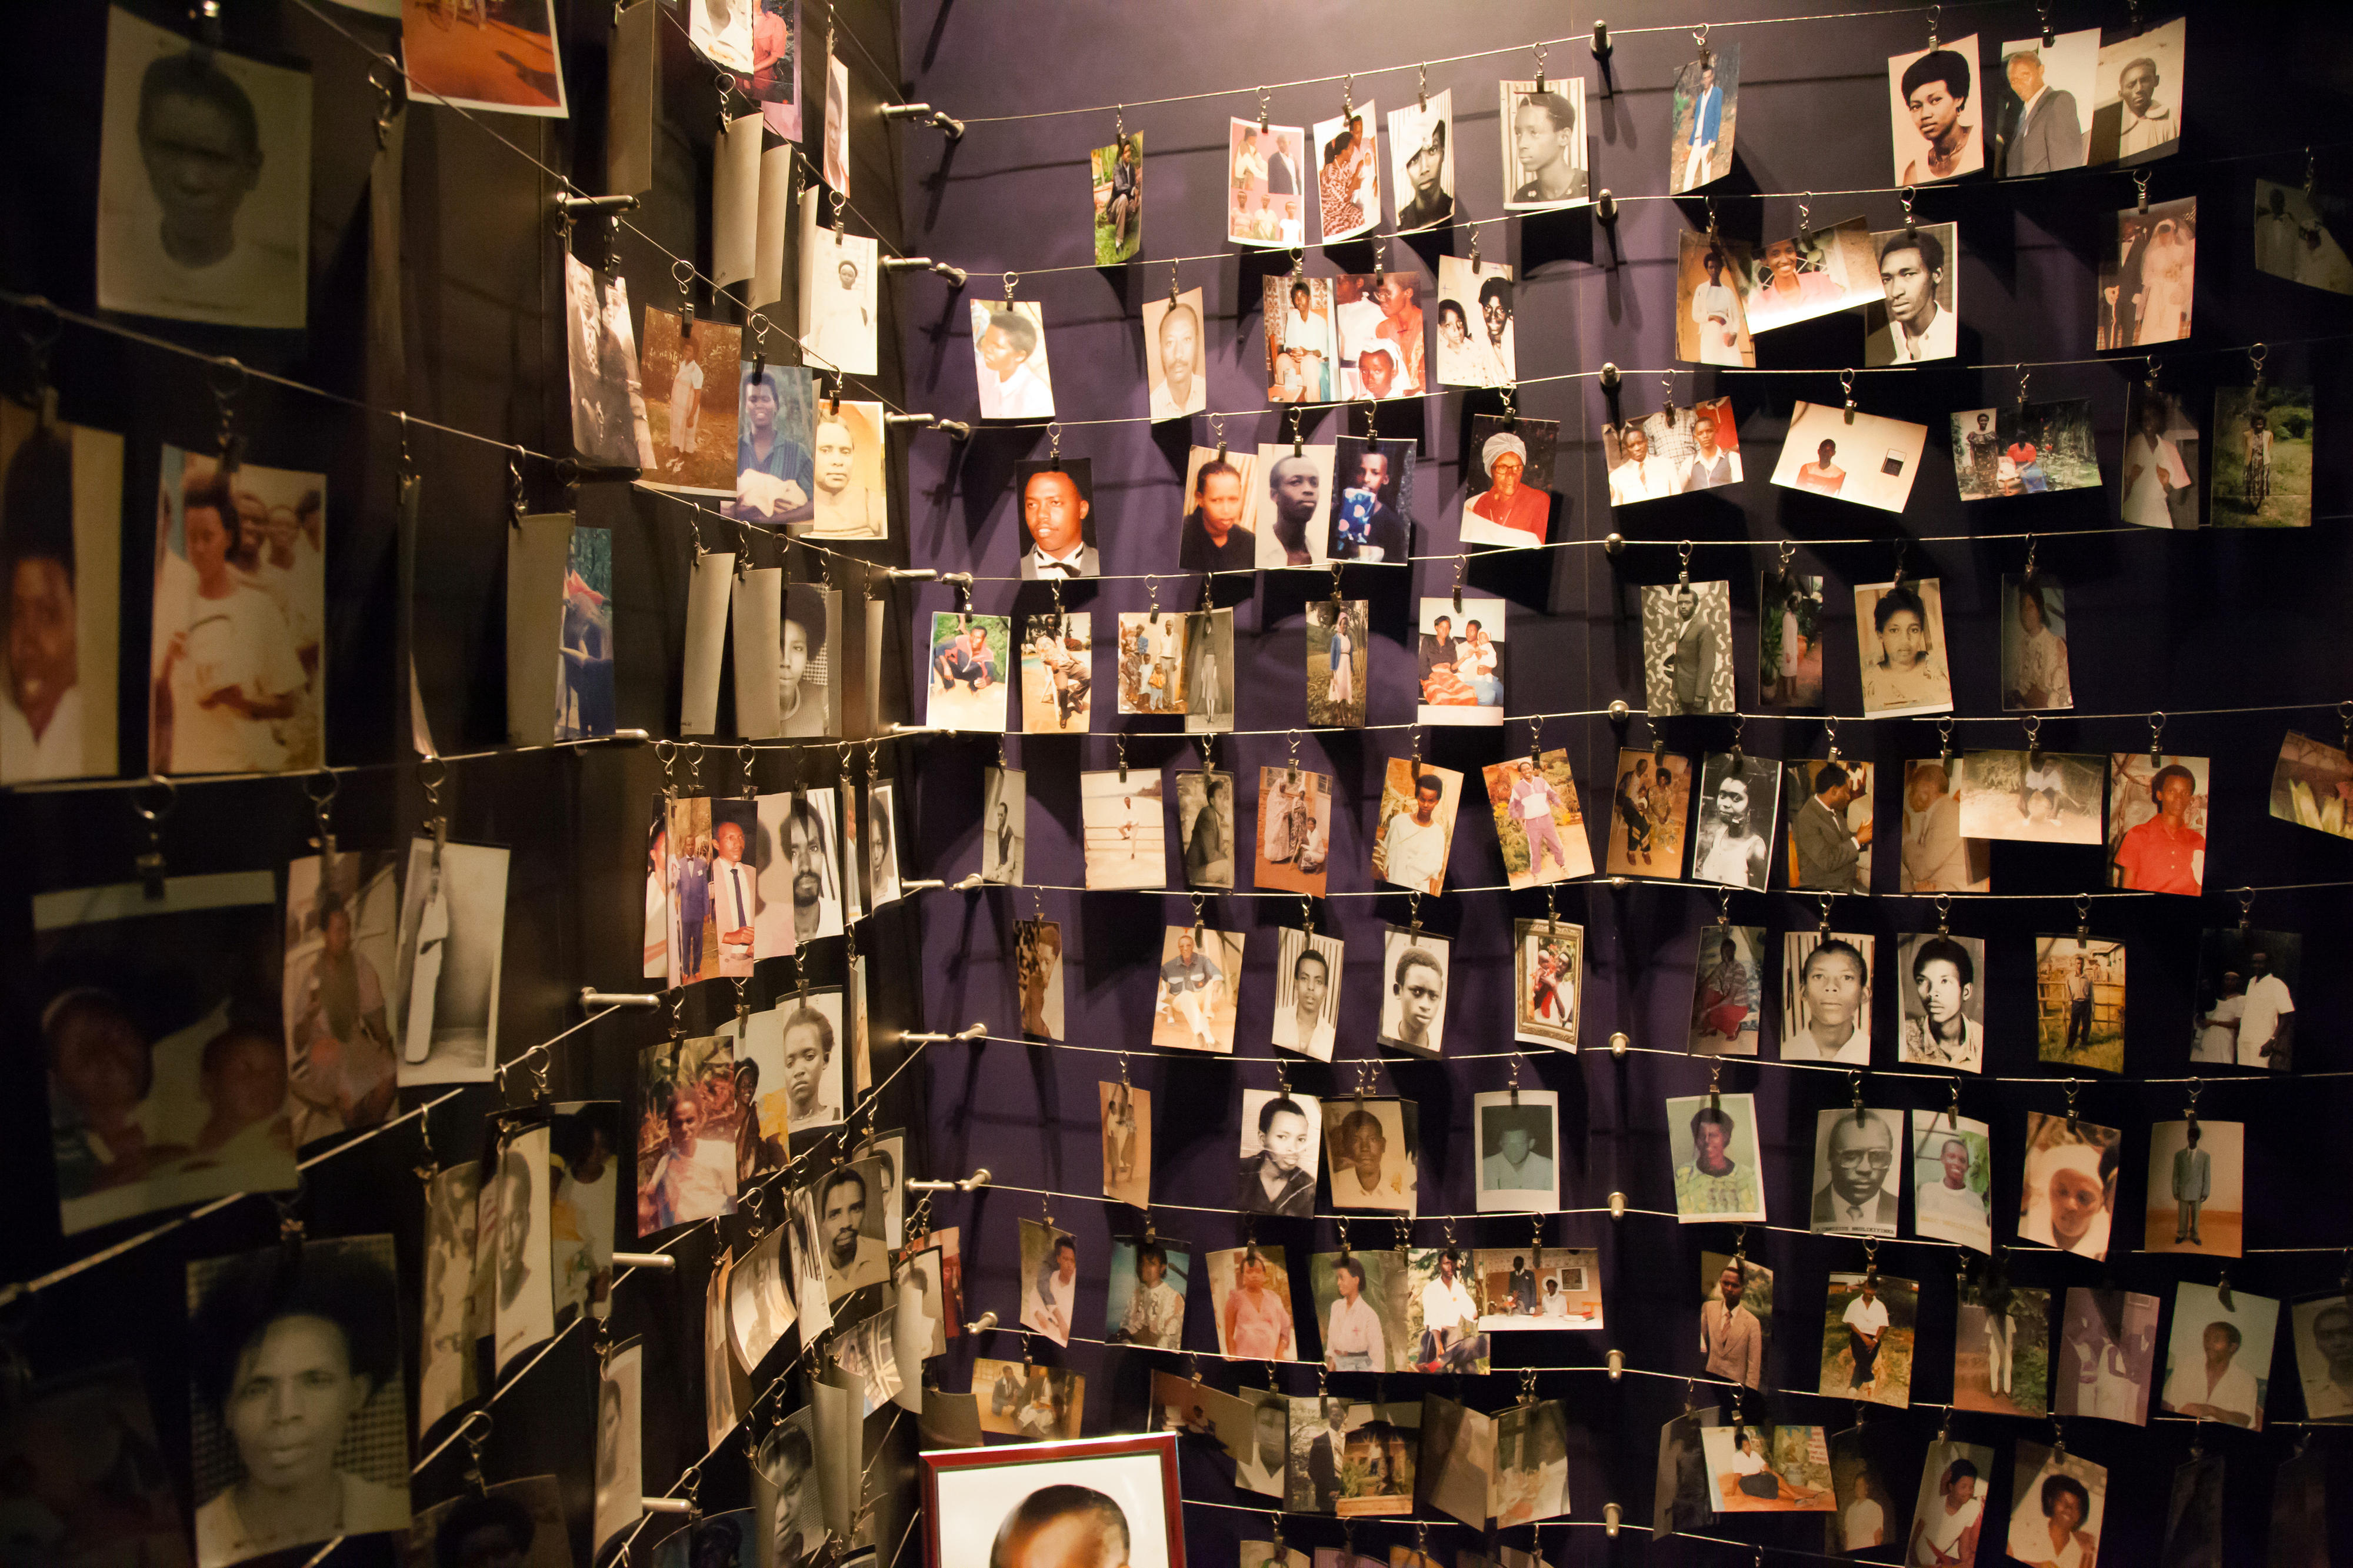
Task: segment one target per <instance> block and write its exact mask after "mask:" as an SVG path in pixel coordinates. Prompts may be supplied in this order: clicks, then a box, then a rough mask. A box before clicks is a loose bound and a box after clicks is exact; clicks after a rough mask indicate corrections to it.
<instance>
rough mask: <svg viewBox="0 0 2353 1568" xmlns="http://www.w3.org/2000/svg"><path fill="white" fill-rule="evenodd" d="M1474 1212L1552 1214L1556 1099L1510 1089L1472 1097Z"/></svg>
mask: <svg viewBox="0 0 2353 1568" xmlns="http://www.w3.org/2000/svg"><path fill="white" fill-rule="evenodd" d="M1471 1106H1472V1110H1471V1114H1472V1121H1473V1125H1474V1126H1475V1127H1476V1129H1477V1132H1478V1140H1477V1143H1476V1145H1475V1149H1476V1157H1477V1159H1478V1161H1479V1212H1480V1213H1482V1214H1486V1213H1489V1212H1494V1213H1499V1214H1521V1213H1527V1212H1533V1213H1536V1214H1552V1213H1554V1212H1556V1210H1558V1209H1559V1207H1560V1167H1559V1164H1558V1163H1557V1162H1558V1160H1559V1156H1560V1096H1559V1095H1557V1094H1556V1093H1555V1092H1554V1091H1553V1090H1551V1089H1504V1090H1498V1091H1495V1092H1493V1093H1481V1094H1477V1095H1474V1096H1472V1101H1471Z"/></svg>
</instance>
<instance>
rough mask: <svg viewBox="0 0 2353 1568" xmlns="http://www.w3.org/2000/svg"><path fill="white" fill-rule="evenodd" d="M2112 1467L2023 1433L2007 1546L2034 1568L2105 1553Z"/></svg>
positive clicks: (2057, 1567)
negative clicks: (2103, 1533) (2028, 1438)
mask: <svg viewBox="0 0 2353 1568" xmlns="http://www.w3.org/2000/svg"><path fill="white" fill-rule="evenodd" d="M2107 1494H2108V1469H2107V1467H2106V1466H2105V1465H2095V1464H2094V1463H2093V1462H2092V1461H2091V1460H2089V1459H2086V1458H2081V1457H2079V1456H2077V1455H2074V1454H2071V1453H2068V1452H2066V1451H2065V1449H2064V1447H2058V1448H2047V1447H2043V1446H2042V1444H2040V1443H2030V1442H2028V1441H2026V1440H2025V1439H2024V1438H2021V1439H2020V1440H2019V1442H2018V1444H2017V1447H2016V1448H2015V1450H2014V1464H2013V1468H2012V1471H2011V1476H2010V1538H2009V1540H2008V1541H2006V1542H2004V1543H2003V1549H2004V1550H2005V1551H2007V1552H2009V1553H2010V1556H2011V1557H2012V1558H2014V1559H2016V1560H2017V1561H2018V1562H2021V1563H2028V1564H2031V1565H2034V1568H2043V1565H2046V1564H2047V1565H2048V1568H2067V1565H2068V1564H2071V1563H2092V1562H2095V1561H2096V1560H2097V1559H2098V1557H2099V1552H2100V1531H2101V1529H2102V1528H2103V1527H2104V1526H2105V1523H2106V1522H2107Z"/></svg>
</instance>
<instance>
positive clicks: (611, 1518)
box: [590, 1341, 646, 1552]
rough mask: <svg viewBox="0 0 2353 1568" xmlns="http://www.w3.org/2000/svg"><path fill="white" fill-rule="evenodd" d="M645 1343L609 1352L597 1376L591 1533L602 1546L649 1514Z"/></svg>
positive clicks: (600, 1547)
mask: <svg viewBox="0 0 2353 1568" xmlns="http://www.w3.org/2000/svg"><path fill="white" fill-rule="evenodd" d="M645 1357H646V1352H645V1346H643V1345H642V1344H639V1343H638V1342H635V1341H632V1342H630V1343H628V1345H626V1346H623V1347H621V1348H618V1349H617V1350H615V1351H614V1352H612V1353H611V1354H610V1355H608V1356H607V1357H606V1358H605V1361H604V1365H603V1367H602V1369H601V1371H600V1372H599V1373H598V1376H597V1379H596V1511H595V1513H594V1515H593V1516H592V1517H593V1518H594V1520H595V1524H594V1526H593V1528H592V1530H591V1532H590V1539H591V1540H593V1541H594V1542H596V1549H597V1550H598V1551H599V1552H601V1551H603V1550H604V1549H605V1547H606V1546H607V1544H608V1543H609V1542H611V1541H612V1539H613V1538H614V1537H615V1536H617V1535H618V1534H620V1533H621V1532H622V1531H625V1530H627V1529H628V1528H629V1526H631V1525H633V1524H635V1523H637V1522H638V1520H640V1519H642V1518H644V1517H645V1501H644V1500H645V1489H646V1487H645V1473H644V1472H645V1459H644V1452H643V1449H642V1447H640V1444H641V1440H642V1433H641V1431H640V1425H639V1423H640V1417H639V1412H640V1410H641V1409H642V1407H643V1401H642V1398H641V1395H642V1394H643V1385H644V1381H645Z"/></svg>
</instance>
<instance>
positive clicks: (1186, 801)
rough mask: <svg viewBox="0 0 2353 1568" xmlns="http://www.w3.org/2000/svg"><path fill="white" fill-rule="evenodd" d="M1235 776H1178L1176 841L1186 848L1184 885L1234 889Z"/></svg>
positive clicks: (1204, 774) (1205, 772) (1199, 774)
mask: <svg viewBox="0 0 2353 1568" xmlns="http://www.w3.org/2000/svg"><path fill="white" fill-rule="evenodd" d="M1234 832H1235V826H1234V775H1233V774H1231V773H1212V772H1207V771H1195V772H1190V773H1178V774H1177V775H1176V841H1177V842H1178V843H1179V844H1182V845H1183V846H1184V847H1185V885H1186V886H1187V887H1188V888H1214V889H1228V888H1231V887H1232V886H1233V885H1234Z"/></svg>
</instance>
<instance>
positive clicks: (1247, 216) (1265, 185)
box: [1226, 120, 1307, 248]
mask: <svg viewBox="0 0 2353 1568" xmlns="http://www.w3.org/2000/svg"><path fill="white" fill-rule="evenodd" d="M1226 123H1227V127H1228V132H1227V143H1226V144H1227V154H1226V238H1227V239H1229V240H1230V241H1231V242H1233V243H1234V244H1236V245H1249V246H1258V247H1271V248H1288V247H1293V246H1303V245H1305V244H1306V243H1307V220H1306V209H1305V207H1304V206H1303V202H1304V201H1305V196H1304V195H1303V193H1304V192H1305V190H1306V184H1305V181H1306V165H1305V163H1303V152H1302V147H1303V141H1304V133H1303V132H1302V131H1301V130H1300V128H1299V127H1298V126H1296V125H1261V124H1260V123H1259V122H1258V121H1253V120H1229V121H1227V122H1226Z"/></svg>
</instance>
